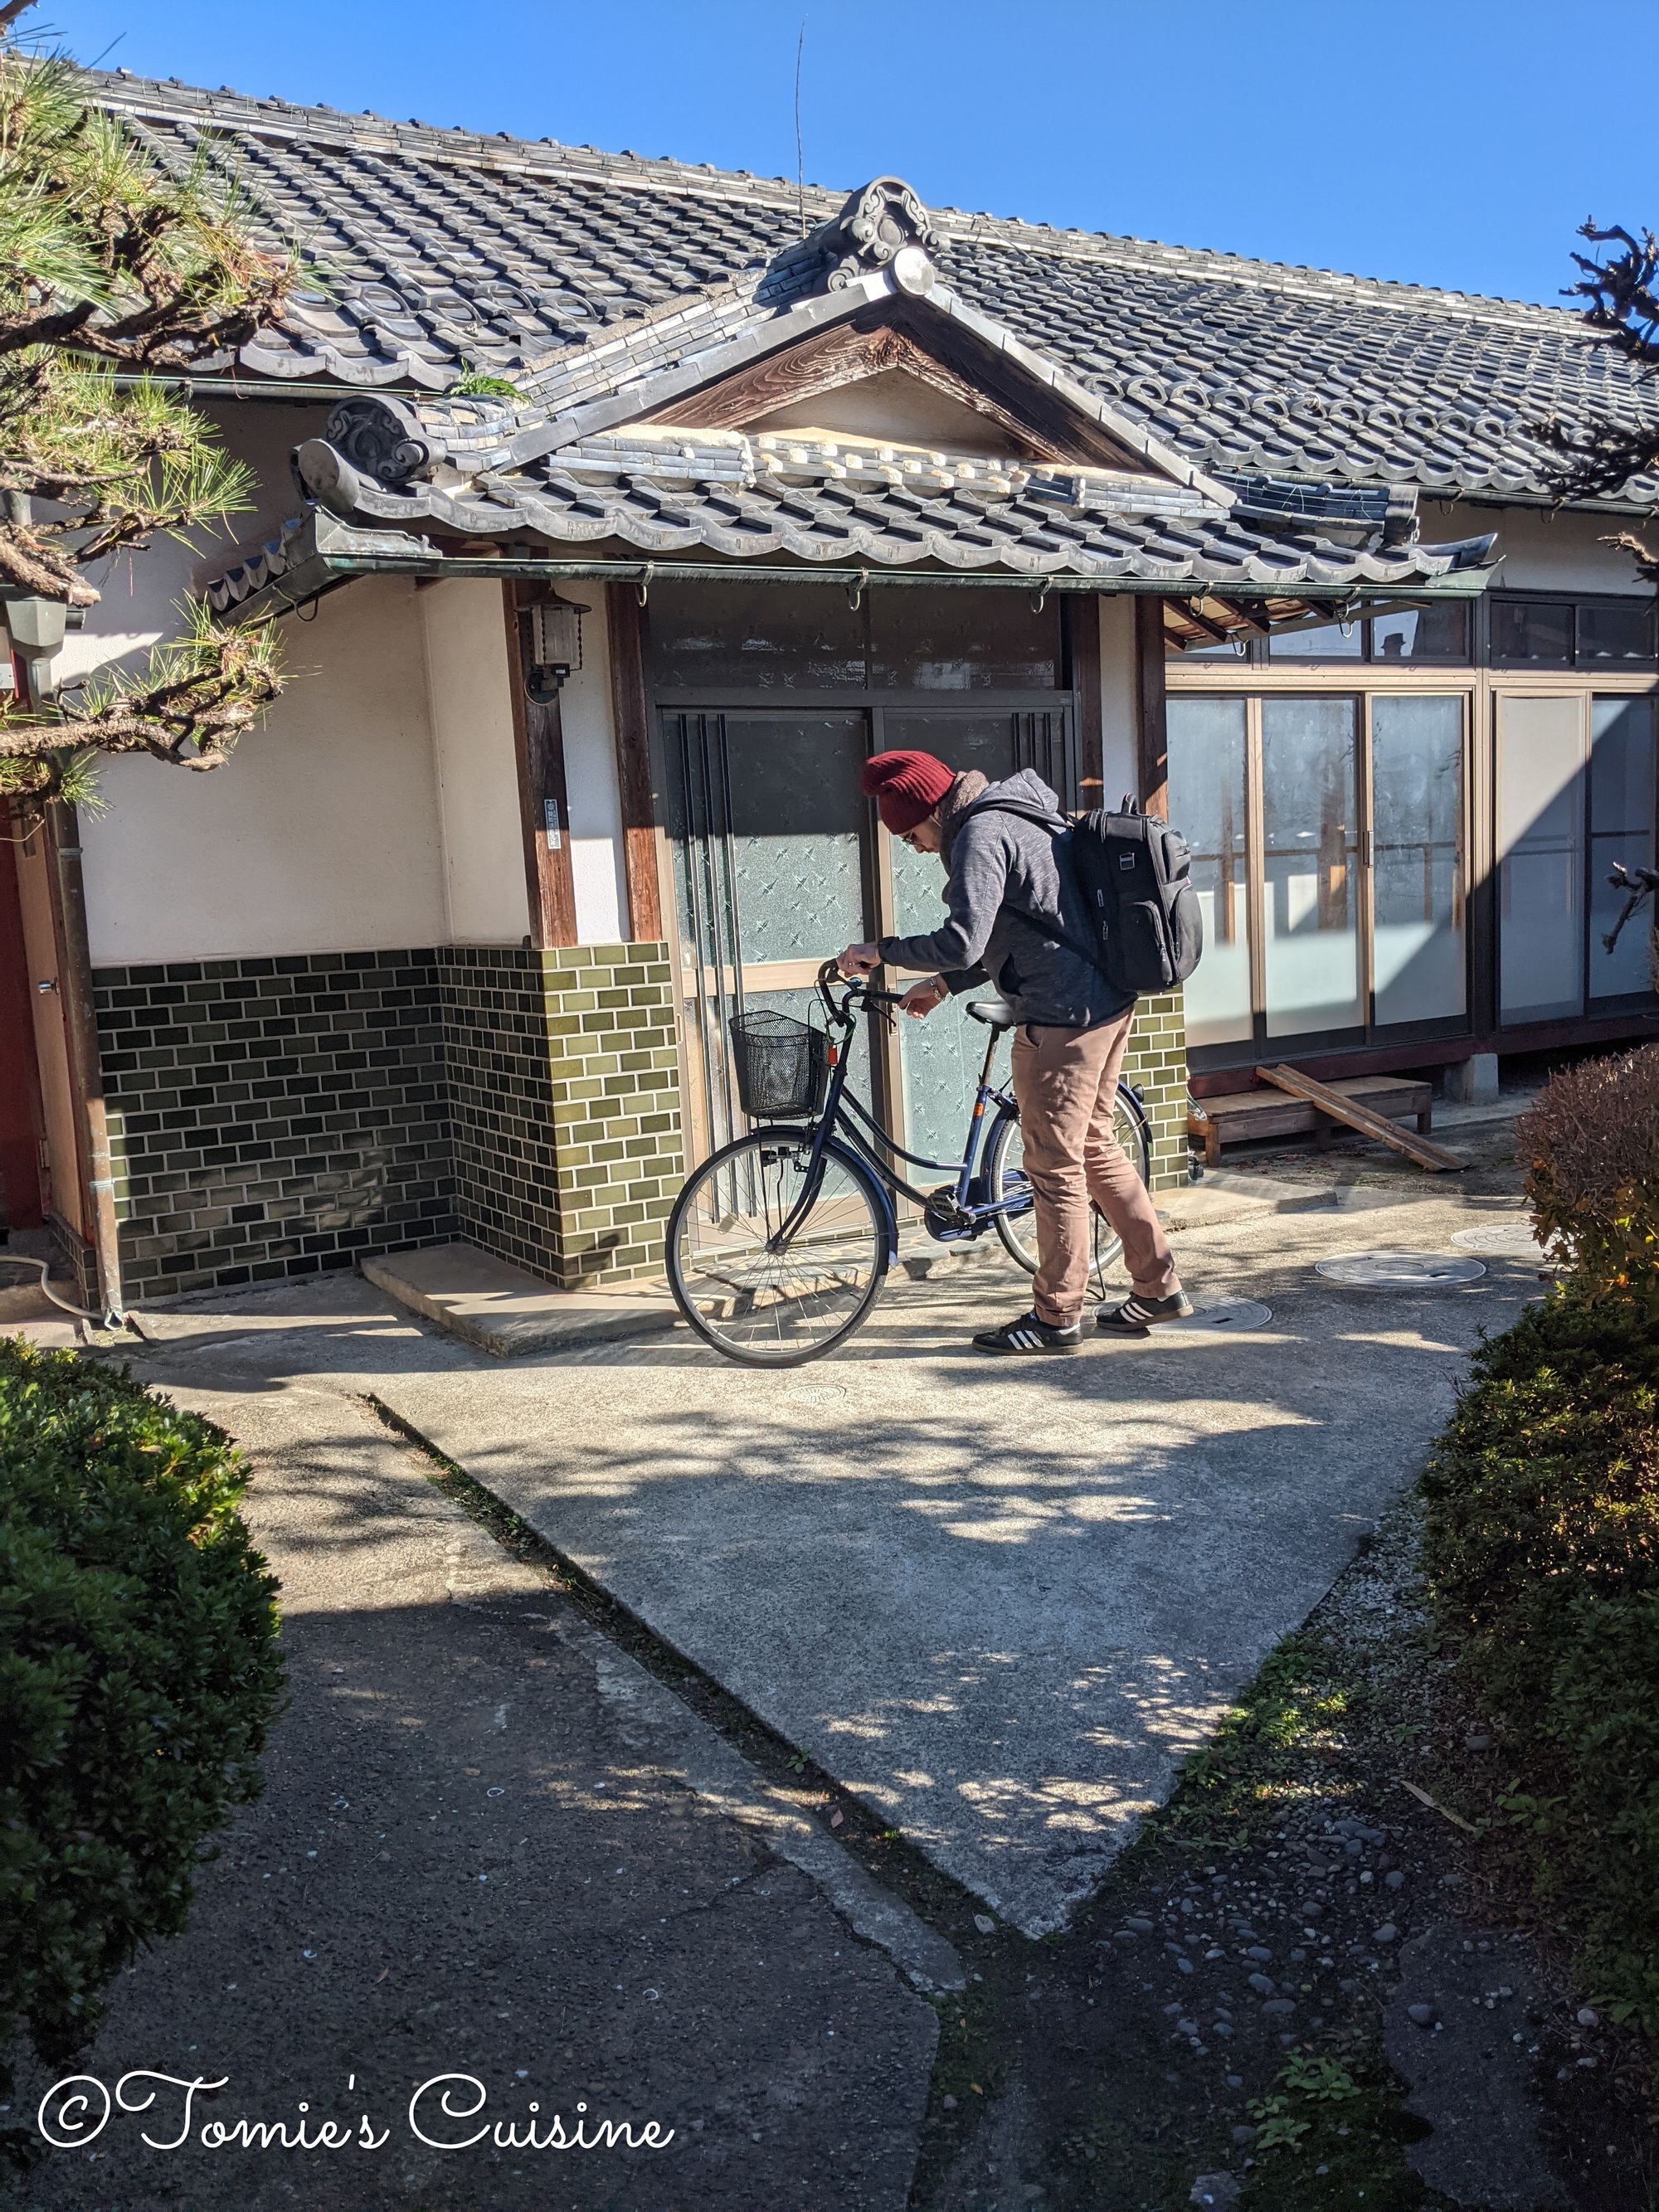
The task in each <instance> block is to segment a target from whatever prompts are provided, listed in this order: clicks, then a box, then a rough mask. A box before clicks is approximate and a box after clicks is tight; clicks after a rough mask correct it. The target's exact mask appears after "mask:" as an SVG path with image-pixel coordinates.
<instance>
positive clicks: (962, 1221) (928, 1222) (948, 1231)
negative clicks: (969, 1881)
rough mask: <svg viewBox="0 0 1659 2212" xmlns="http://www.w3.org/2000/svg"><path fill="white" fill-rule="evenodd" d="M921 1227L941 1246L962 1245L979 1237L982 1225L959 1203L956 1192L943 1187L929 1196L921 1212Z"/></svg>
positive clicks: (931, 1192) (929, 1193) (946, 1186)
mask: <svg viewBox="0 0 1659 2212" xmlns="http://www.w3.org/2000/svg"><path fill="white" fill-rule="evenodd" d="M921 1225H922V1227H923V1228H924V1229H925V1230H926V1231H927V1234H928V1235H929V1236H930V1237H933V1238H934V1239H936V1241H937V1242H938V1243H941V1244H961V1243H965V1242H966V1241H967V1239H968V1238H969V1237H975V1236H977V1234H978V1233H979V1229H980V1224H979V1223H978V1222H977V1221H976V1220H975V1218H974V1217H973V1215H972V1214H971V1213H969V1212H965V1211H964V1210H963V1207H962V1206H959V1205H958V1204H957V1194H956V1193H955V1191H953V1190H952V1189H951V1188H950V1187H949V1186H948V1185H941V1186H940V1188H939V1189H938V1190H932V1191H929V1192H928V1194H927V1204H926V1206H923V1208H922V1210H921Z"/></svg>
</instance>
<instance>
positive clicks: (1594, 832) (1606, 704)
mask: <svg viewBox="0 0 1659 2212" xmlns="http://www.w3.org/2000/svg"><path fill="white" fill-rule="evenodd" d="M1654 775H1655V748H1654V702H1653V700H1652V699H1651V698H1645V699H1593V700H1592V701H1591V702H1590V830H1591V838H1590V915H1589V987H1590V996H1591V998H1592V999H1617V998H1624V997H1627V996H1629V995H1630V994H1633V993H1637V992H1644V991H1650V990H1652V988H1653V987H1654V976H1653V935H1652V930H1653V917H1652V909H1651V908H1644V909H1643V910H1642V912H1641V913H1639V914H1638V915H1635V916H1634V917H1633V918H1632V920H1631V921H1629V922H1627V923H1626V926H1625V928H1624V931H1623V933H1622V934H1621V935H1620V939H1619V942H1618V944H1617V945H1614V947H1613V951H1611V952H1608V951H1607V950H1606V949H1605V947H1604V946H1603V945H1602V943H1601V939H1602V938H1603V937H1604V936H1605V935H1606V934H1607V932H1608V931H1609V930H1610V929H1611V928H1612V927H1613V923H1614V922H1615V921H1617V920H1618V918H1619V909H1620V907H1622V906H1623V904H1624V902H1625V898H1626V894H1625V893H1624V892H1623V891H1621V890H1615V889H1614V888H1613V885H1612V884H1609V883H1608V881H1607V877H1608V875H1609V874H1610V872H1612V868H1613V862H1614V861H1615V860H1622V861H1623V863H1624V865H1625V866H1626V867H1627V868H1650V867H1651V866H1653V842H1654V838H1653V830H1654V799H1655V792H1654Z"/></svg>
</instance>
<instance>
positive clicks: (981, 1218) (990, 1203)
mask: <svg viewBox="0 0 1659 2212" xmlns="http://www.w3.org/2000/svg"><path fill="white" fill-rule="evenodd" d="M818 987H819V992H820V994H821V995H822V997H823V1000H824V1003H825V1005H826V1006H828V1007H829V1015H830V1019H831V1021H832V1022H833V1023H834V1024H835V1026H836V1029H837V1030H840V1032H841V1036H840V1041H839V1042H832V1043H831V1044H830V1046H829V1091H827V1093H826V1094H825V1097H824V1101H823V1107H822V1109H821V1110H820V1112H819V1114H818V1117H817V1121H816V1122H815V1123H814V1125H813V1128H812V1152H811V1159H810V1160H809V1162H808V1164H807V1171H806V1179H805V1184H804V1186H803V1188H802V1191H801V1195H800V1197H799V1199H798V1200H797V1201H796V1203H795V1205H794V1206H793V1208H792V1209H791V1211H790V1213H789V1215H788V1218H787V1219H786V1220H785V1221H784V1222H782V1223H781V1225H780V1226H779V1228H778V1230H777V1231H776V1234H775V1236H774V1237H770V1238H769V1239H768V1243H769V1246H772V1245H775V1246H776V1247H778V1248H779V1249H783V1248H785V1247H787V1244H788V1243H789V1242H790V1240H791V1239H792V1238H793V1236H794V1234H795V1231H796V1229H797V1228H798V1227H799V1224H800V1223H801V1222H802V1221H803V1220H805V1218H806V1216H807V1215H808V1214H809V1213H810V1212H811V1210H812V1207H813V1206H815V1205H816V1204H817V1195H818V1191H819V1188H820V1186H821V1185H822V1182H823V1163H824V1160H825V1158H827V1156H828V1154H829V1150H830V1148H831V1146H834V1145H835V1144H836V1142H837V1140H839V1143H840V1146H841V1147H842V1149H843V1150H844V1151H846V1152H850V1153H852V1154H853V1155H854V1157H855V1158H859V1159H860V1160H862V1161H863V1162H864V1164H865V1165H866V1167H868V1168H869V1169H870V1170H871V1171H872V1174H873V1175H874V1176H875V1178H876V1188H877V1191H878V1195H879V1197H880V1199H881V1203H882V1208H883V1212H884V1217H885V1218H884V1222H883V1229H884V1234H885V1237H886V1240H887V1257H888V1260H889V1262H891V1261H895V1260H896V1259H897V1257H898V1215H897V1212H896V1208H895V1206H894V1204H893V1193H894V1192H895V1191H902V1192H903V1194H904V1195H905V1197H906V1198H908V1199H909V1200H912V1202H913V1203H914V1204H915V1205H917V1206H926V1205H927V1201H928V1195H929V1194H928V1193H927V1192H926V1191H922V1190H918V1189H917V1188H915V1185H914V1184H913V1183H909V1182H906V1181H905V1179H904V1177H903V1176H902V1175H901V1174H900V1173H899V1171H898V1170H897V1168H896V1167H895V1166H892V1165H890V1164H889V1161H888V1160H887V1159H884V1158H882V1152H885V1153H888V1154H889V1155H890V1156H891V1158H894V1159H902V1160H908V1162H909V1164H910V1165H911V1166H912V1167H918V1168H933V1169H936V1170H938V1171H939V1174H941V1175H949V1176H954V1177H955V1178H956V1182H955V1188H954V1190H953V1192H952V1196H953V1197H954V1199H955V1201H956V1204H957V1209H958V1211H959V1212H961V1213H962V1214H963V1228H964V1231H966V1230H970V1229H971V1230H972V1231H975V1233H977V1231H980V1230H981V1229H983V1228H986V1227H987V1226H988V1225H990V1224H991V1223H992V1222H993V1221H994V1220H995V1218H997V1216H998V1215H999V1214H1013V1213H1023V1212H1025V1211H1026V1210H1027V1209H1028V1208H1029V1206H1030V1203H1031V1200H1030V1194H1029V1193H1027V1194H1025V1195H1024V1197H1021V1198H1012V1199H994V1200H984V1199H980V1200H975V1199H973V1198H971V1197H970V1195H969V1194H970V1192H971V1191H972V1189H973V1187H974V1182H975V1176H976V1174H977V1172H978V1170H979V1166H980V1162H981V1157H982V1153H983V1149H984V1145H985V1109H986V1108H987V1105H989V1104H990V1103H993V1102H995V1103H996V1104H998V1105H1000V1106H1006V1107H1009V1108H1011V1109H1012V1106H1013V1103H1014V1101H1013V1099H1012V1097H1011V1096H1010V1095H1009V1093H1008V1092H1007V1091H1005V1090H1003V1089H1001V1088H1000V1086H999V1085H995V1084H994V1083H993V1082H992V1080H991V1061H992V1059H993V1057H994V1054H995V1052H996V1048H997V1036H998V1032H997V1031H996V1030H992V1031H991V1032H990V1034H989V1036H987V1039H986V1042H985V1058H984V1060H983V1062H982V1064H981V1068H980V1073H979V1083H978V1085H977V1087H976V1089H975V1093H974V1105H973V1111H972V1114H971V1115H970V1117H969V1124H968V1142H967V1146H966V1147H965V1150H964V1156H963V1158H961V1159H960V1160H930V1159H927V1158H924V1157H923V1156H922V1155H921V1153H920V1152H907V1151H906V1150H905V1148H904V1146H902V1145H901V1144H899V1143H898V1142H897V1141H896V1139H894V1138H892V1137H890V1136H889V1135H888V1133H887V1132H886V1131H885V1130H884V1128H883V1127H882V1126H881V1124H880V1122H879V1121H877V1120H876V1118H875V1116H874V1115H872V1113H870V1112H869V1111H868V1109H866V1108H865V1107H864V1106H861V1105H860V1103H859V1101H858V1100H857V1099H856V1098H853V1097H848V1096H847V1077H848V1069H849V1067H850V1066H851V1056H850V1054H849V1052H848V1045H849V1044H850V1042H851V1041H852V1036H853V1032H854V1029H855V1027H856V1024H857V1017H856V1016H855V1015H854V1014H853V1013H852V1012H851V1011H850V1009H851V1005H852V1000H853V994H854V991H857V993H858V996H859V1000H860V1005H863V1006H868V1005H871V1004H876V1005H885V1004H893V1005H896V1004H897V1003H898V1001H897V997H896V994H894V993H893V992H890V991H874V990H872V989H870V988H869V987H867V986H859V985H853V986H851V987H849V988H848V994H847V998H846V1000H845V1001H844V1003H843V1005H842V1006H841V1007H837V1006H836V1005H835V1003H834V1001H833V1000H831V999H830V997H829V991H828V990H827V988H825V986H824V982H823V977H822V976H820V978H819V984H818ZM860 1122H861V1123H862V1124H863V1128H860V1126H859V1125H860ZM866 1130H867V1131H868V1132H869V1136H866V1134H865V1133H864V1132H865V1131H866ZM870 1138H874V1139H875V1145H872V1143H871V1141H870ZM876 1145H879V1146H881V1148H882V1150H881V1152H878V1151H877V1150H876V1148H875V1147H876Z"/></svg>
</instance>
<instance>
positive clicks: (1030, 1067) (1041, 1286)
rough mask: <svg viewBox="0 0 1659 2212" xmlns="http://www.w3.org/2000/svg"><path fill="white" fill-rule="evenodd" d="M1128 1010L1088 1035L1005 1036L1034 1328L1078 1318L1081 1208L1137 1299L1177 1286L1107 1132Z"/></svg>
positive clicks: (1084, 1259)
mask: <svg viewBox="0 0 1659 2212" xmlns="http://www.w3.org/2000/svg"><path fill="white" fill-rule="evenodd" d="M1133 1019H1134V1012H1133V1008H1132V1009H1131V1010H1130V1012H1128V1013H1127V1014H1122V1015H1120V1016H1119V1018H1118V1019H1117V1020H1116V1021H1115V1022H1102V1023H1100V1024H1098V1025H1097V1027H1095V1028H1094V1029H1088V1030H1065V1029H1052V1028H1048V1027H1047V1026H1042V1027H1030V1026H1028V1027H1025V1028H1022V1029H1019V1030H1016V1031H1015V1032H1014V1060H1013V1077H1014V1096H1015V1097H1016V1098H1017V1099H1018V1101H1019V1132H1020V1138H1021V1141H1022V1143H1023V1144H1024V1151H1025V1172H1026V1174H1027V1175H1028V1176H1030V1179H1031V1197H1032V1207H1033V1211H1034V1212H1035V1213H1036V1233H1037V1255H1038V1258H1037V1271H1036V1281H1035V1284H1034V1285H1033V1291H1034V1295H1033V1299H1032V1303H1033V1304H1034V1306H1035V1308H1036V1314H1037V1317H1038V1319H1039V1320H1040V1321H1046V1322H1048V1323H1049V1324H1050V1326H1051V1327H1054V1328H1070V1327H1071V1325H1072V1323H1073V1322H1075V1321H1079V1320H1080V1319H1081V1318H1082V1315H1083V1301H1084V1297H1085V1294H1086V1293H1087V1291H1088V1287H1089V1262H1090V1258H1091V1249H1092V1241H1093V1240H1092V1235H1091V1222H1090V1212H1089V1201H1090V1200H1091V1198H1092V1199H1093V1200H1094V1202H1095V1204H1096V1205H1097V1206H1098V1207H1099V1208H1100V1210H1101V1212H1103V1214H1104V1215H1105V1217H1106V1218H1107V1220H1108V1221H1109V1222H1110V1224H1111V1225H1112V1227H1113V1229H1114V1230H1115V1231H1116V1232H1117V1234H1118V1235H1119V1236H1120V1237H1121V1238H1122V1239H1123V1261H1124V1265H1125V1266H1126V1267H1127V1269H1128V1271H1129V1277H1130V1280H1131V1281H1132V1282H1133V1285H1134V1287H1135V1288H1136V1290H1137V1291H1139V1293H1140V1295H1141V1297H1145V1298H1167V1297H1170V1296H1171V1295H1172V1293H1173V1292H1174V1291H1176V1290H1178V1289H1179V1287H1180V1279H1179V1278H1178V1277H1177V1275H1176V1268H1175V1261H1174V1259H1173V1257H1172V1256H1171V1255H1170V1243H1169V1239H1168V1238H1167V1237H1165V1236H1164V1231H1163V1230H1162V1229H1161V1228H1160V1227H1159V1225H1158V1214H1157V1212H1156V1211H1155V1210H1154V1208H1153V1206H1152V1199H1151V1197H1150V1196H1149V1194H1148V1193H1147V1189H1146V1184H1145V1183H1144V1182H1142V1181H1141V1180H1140V1177H1139V1175H1138V1174H1137V1173H1136V1172H1135V1169H1134V1164H1133V1162H1132V1161H1131V1159H1130V1158H1129V1156H1128V1154H1127V1152H1125V1151H1124V1149H1123V1147H1122V1146H1121V1144H1119V1142H1118V1140H1117V1139H1116V1137H1115V1135H1114V1134H1113V1133H1112V1109H1113V1104H1114V1102H1115V1097H1116V1093H1117V1079H1118V1071H1119V1070H1120V1068H1121V1066H1122V1065H1123V1054H1124V1051H1125V1048H1127V1044H1128V1042H1129V1024H1130V1023H1131V1022H1132V1021H1133Z"/></svg>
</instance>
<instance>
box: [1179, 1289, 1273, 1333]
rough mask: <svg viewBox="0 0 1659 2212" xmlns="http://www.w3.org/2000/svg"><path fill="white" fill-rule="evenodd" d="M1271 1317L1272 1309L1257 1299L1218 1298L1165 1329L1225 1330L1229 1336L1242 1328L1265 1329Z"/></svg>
mask: <svg viewBox="0 0 1659 2212" xmlns="http://www.w3.org/2000/svg"><path fill="white" fill-rule="evenodd" d="M1272 1319H1273V1308H1272V1307H1271V1306H1264V1305H1263V1304H1261V1300H1260V1299H1259V1298H1218V1299H1217V1300H1216V1301H1215V1303H1214V1304H1213V1305H1207V1306H1200V1307H1199V1309H1198V1310H1197V1312H1196V1313H1193V1314H1189V1315H1188V1316H1187V1318H1186V1320H1185V1321H1176V1322H1166V1323H1165V1327H1166V1328H1207V1329H1212V1330H1225V1332H1226V1333H1227V1334H1228V1335H1230V1336H1231V1335H1233V1334H1237V1331H1238V1330H1240V1329H1242V1328H1266V1327H1267V1323H1268V1322H1270V1321H1271V1320H1272ZM1154 1334H1157V1332H1156V1331H1154Z"/></svg>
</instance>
